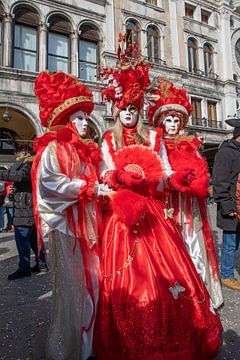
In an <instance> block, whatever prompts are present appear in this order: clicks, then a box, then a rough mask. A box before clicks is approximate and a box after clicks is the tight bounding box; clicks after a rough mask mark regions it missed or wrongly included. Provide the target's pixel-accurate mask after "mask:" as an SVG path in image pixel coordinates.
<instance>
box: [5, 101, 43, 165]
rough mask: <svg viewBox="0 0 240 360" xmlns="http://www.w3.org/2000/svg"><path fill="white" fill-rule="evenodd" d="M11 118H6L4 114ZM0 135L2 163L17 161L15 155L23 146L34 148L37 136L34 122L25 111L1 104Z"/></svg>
mask: <svg viewBox="0 0 240 360" xmlns="http://www.w3.org/2000/svg"><path fill="white" fill-rule="evenodd" d="M6 112H7V113H8V114H9V118H6V116H5V117H4V113H6ZM0 133H1V138H0V142H1V144H0V145H1V146H0V148H1V149H2V150H3V151H1V154H0V162H1V163H8V162H12V161H14V159H15V156H14V153H15V151H16V149H17V148H19V146H20V145H22V144H27V145H29V146H32V144H33V139H34V138H35V137H36V135H37V129H36V128H35V127H34V125H33V120H32V119H31V118H30V117H29V116H28V115H27V114H26V113H24V112H23V111H20V110H19V109H17V108H13V107H11V106H7V107H6V106H5V105H3V104H0Z"/></svg>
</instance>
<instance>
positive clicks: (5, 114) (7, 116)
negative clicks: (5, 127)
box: [2, 108, 12, 122]
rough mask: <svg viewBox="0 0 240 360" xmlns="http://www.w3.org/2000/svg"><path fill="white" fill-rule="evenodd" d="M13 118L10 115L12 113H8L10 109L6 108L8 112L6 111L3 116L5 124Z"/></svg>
mask: <svg viewBox="0 0 240 360" xmlns="http://www.w3.org/2000/svg"><path fill="white" fill-rule="evenodd" d="M11 118H12V115H11V114H10V112H9V111H8V109H7V108H6V111H4V113H3V114H2V119H3V121H5V122H8V121H10V120H11Z"/></svg>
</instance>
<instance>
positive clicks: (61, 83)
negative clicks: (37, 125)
mask: <svg viewBox="0 0 240 360" xmlns="http://www.w3.org/2000/svg"><path fill="white" fill-rule="evenodd" d="M35 94H36V96H37V97H38V99H39V101H40V103H39V107H40V119H41V123H42V125H43V126H45V127H50V126H55V125H60V124H64V123H65V122H67V119H66V115H71V114H72V113H73V112H74V111H78V110H79V111H80V110H82V111H84V112H86V113H87V114H88V115H89V114H90V113H91V112H92V110H93V108H94V104H93V94H92V92H91V91H90V90H89V89H88V87H87V86H86V85H83V84H81V83H80V81H79V80H78V79H77V78H75V77H74V76H70V75H68V74H65V73H64V72H62V71H57V72H55V73H52V74H50V73H48V72H46V71H43V72H41V73H40V74H39V76H38V77H37V78H36V80H35Z"/></svg>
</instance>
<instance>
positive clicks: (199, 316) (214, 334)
mask: <svg viewBox="0 0 240 360" xmlns="http://www.w3.org/2000/svg"><path fill="white" fill-rule="evenodd" d="M147 207H148V210H147V212H146V215H145V218H144V219H142V220H141V221H140V222H139V226H135V225H133V226H132V227H129V228H128V227H126V226H125V225H124V224H123V223H122V222H121V221H120V220H119V219H118V218H117V216H116V215H115V214H114V213H111V212H108V213H107V214H106V216H105V219H104V224H105V231H104V235H103V238H102V251H103V255H102V262H101V269H102V278H101V291H100V301H99V309H98V314H97V320H96V327H95V335H94V349H95V352H96V354H97V356H98V359H100V360H123V359H124V360H133V359H139V360H140V359H141V360H148V359H149V360H150V359H158V360H180V359H184V360H206V359H210V358H212V357H213V356H215V355H216V353H217V351H218V348H219V346H220V336H219V334H220V332H221V324H220V321H219V319H218V316H216V315H214V314H213V313H212V312H211V311H210V300H209V295H208V293H207V290H206V289H205V287H204V285H203V284H202V282H201V280H200V278H199V276H198V275H197V273H196V270H195V268H194V265H193V263H192V261H191V259H190V257H189V255H188V253H187V251H186V249H185V247H184V244H183V240H182V238H181V236H180V234H179V233H178V232H177V230H176V228H175V227H174V225H173V222H172V220H170V219H168V220H165V219H164V210H163V203H162V202H161V200H155V199H150V198H149V199H148V201H147ZM136 239H137V241H138V242H137V243H136V242H135V241H136ZM133 249H135V252H134V251H133ZM129 255H132V260H131V261H130V263H129V266H127V267H126V268H124V269H122V267H123V264H124V263H125V262H126V260H127V259H128V258H129ZM119 269H122V270H119ZM118 270H119V271H120V272H121V273H119V274H118V273H116V271H118ZM111 274H113V276H112V277H111V278H110V279H109V278H108V279H107V278H106V277H105V276H108V275H111ZM176 282H177V283H178V284H179V285H180V286H182V287H184V288H185V291H183V292H181V293H179V294H178V298H177V299H174V297H173V295H172V292H171V291H170V290H169V288H170V287H173V288H174V287H175V284H176Z"/></svg>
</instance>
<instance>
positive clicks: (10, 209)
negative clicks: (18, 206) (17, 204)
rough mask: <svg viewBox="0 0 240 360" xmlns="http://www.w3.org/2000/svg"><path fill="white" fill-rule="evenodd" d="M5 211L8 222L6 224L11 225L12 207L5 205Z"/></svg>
mask: <svg viewBox="0 0 240 360" xmlns="http://www.w3.org/2000/svg"><path fill="white" fill-rule="evenodd" d="M6 213H7V222H8V223H7V224H8V225H12V224H13V208H12V207H7V208H6Z"/></svg>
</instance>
